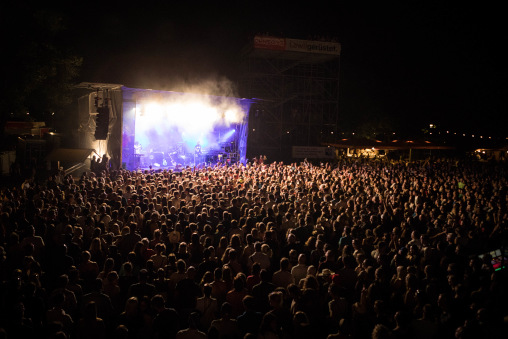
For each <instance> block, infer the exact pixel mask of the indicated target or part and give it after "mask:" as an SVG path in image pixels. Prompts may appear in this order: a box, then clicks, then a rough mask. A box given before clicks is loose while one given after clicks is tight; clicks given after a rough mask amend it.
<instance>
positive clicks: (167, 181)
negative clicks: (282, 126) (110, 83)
mask: <svg viewBox="0 0 508 339" xmlns="http://www.w3.org/2000/svg"><path fill="white" fill-rule="evenodd" d="M506 170H507V168H506V167H504V166H503V165H499V164H491V163H480V162H468V161H451V160H433V161H427V162H422V163H402V162H383V161H373V160H367V159H341V160H339V161H337V162H335V163H333V164H332V163H327V164H320V165H313V164H311V163H309V162H307V161H304V162H302V163H299V164H296V163H295V164H291V165H285V164H282V163H276V162H274V163H270V164H268V163H263V162H257V163H253V164H247V165H240V164H238V165H232V166H216V167H213V168H206V169H200V170H194V169H189V168H188V169H185V170H183V171H181V172H178V173H177V172H172V171H161V172H154V171H143V172H141V171H126V170H117V171H108V170H107V169H100V170H98V171H96V172H97V174H95V173H93V172H86V173H84V174H83V175H82V176H81V177H79V178H73V177H72V176H66V177H64V176H62V174H59V175H56V176H51V177H50V178H49V179H48V180H47V181H45V182H35V181H25V182H24V183H23V185H22V186H21V187H4V188H2V189H1V197H0V198H1V201H0V206H1V215H0V226H1V227H0V245H1V247H0V280H1V284H2V288H1V289H0V291H1V292H0V294H1V299H0V302H1V307H0V310H1V311H0V312H1V316H0V338H9V339H10V338H35V337H37V338H62V339H64V338H94V339H100V338H106V337H108V338H129V339H130V338H132V339H134V338H146V339H149V338H155V339H166V338H231V339H234V338H260V339H268V338H478V337H482V338H495V337H501V334H502V333H504V331H505V330H506V317H507V315H508V312H507V310H508V308H507V307H506V305H507V301H508V298H507V289H506V286H507V284H506V282H507V277H506V270H505V269H503V265H504V264H503V263H502V262H501V264H500V265H499V263H498V264H496V263H495V260H497V259H499V258H495V257H493V256H492V255H491V254H490V253H491V251H492V250H498V249H499V250H500V252H501V258H502V257H503V250H504V246H505V245H506V243H505V241H506V224H507V221H508V210H507V205H508V196H507V178H508V177H507V172H506ZM498 252H499V251H498ZM495 253H497V252H495Z"/></svg>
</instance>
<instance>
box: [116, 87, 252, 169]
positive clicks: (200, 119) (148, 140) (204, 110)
mask: <svg viewBox="0 0 508 339" xmlns="http://www.w3.org/2000/svg"><path fill="white" fill-rule="evenodd" d="M250 104H251V101H250V100H248V99H239V98H233V97H218V96H209V95H204V94H194V93H180V92H167V91H153V90H143V89H135V88H127V87H122V120H121V121H122V123H121V131H122V132H121V136H122V142H121V145H122V146H121V162H122V167H123V168H125V169H128V170H147V169H151V170H159V169H160V170H164V169H166V170H176V171H178V170H179V169H183V168H186V167H189V168H194V167H200V168H202V167H209V166H215V165H217V164H224V165H231V164H235V163H238V162H242V163H245V162H246V148H247V134H248V133H247V128H248V126H247V124H248V114H249V108H250Z"/></svg>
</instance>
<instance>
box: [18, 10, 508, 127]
mask: <svg viewBox="0 0 508 339" xmlns="http://www.w3.org/2000/svg"><path fill="white" fill-rule="evenodd" d="M345 3H346V2H345V1H340V2H337V1H336V2H319V1H317V2H312V6H311V5H306V6H301V5H298V2H293V3H285V4H281V3H279V2H277V3H274V2H273V1H225V2H224V1H222V2H221V1H218V2H212V1H193V2H173V1H165V2H162V1H160V2H159V1H145V2H136V3H130V2H123V3H121V2H115V3H106V2H102V3H95V4H94V2H86V3H83V4H75V3H74V2H73V5H72V6H74V7H58V8H53V10H56V11H58V12H59V13H61V14H62V15H63V17H64V19H65V21H64V22H65V23H66V26H67V32H66V36H67V38H66V44H67V47H68V48H71V49H72V50H73V51H74V52H75V53H77V54H78V55H81V56H83V57H84V65H83V70H82V74H81V77H80V79H79V80H81V81H89V82H107V83H120V84H123V85H126V86H129V87H139V88H153V89H168V90H170V89H178V87H179V86H181V85H182V84H186V85H192V84H196V83H197V84H199V83H200V82H201V81H203V80H210V79H211V80H217V81H221V80H224V79H230V80H232V81H235V80H236V79H238V78H239V77H240V76H241V74H239V71H238V63H239V61H240V51H241V49H242V47H244V46H245V45H246V43H247V41H248V39H249V38H251V37H252V36H253V35H254V34H255V33H258V32H267V33H270V34H273V35H276V36H284V37H288V38H303V39H305V38H308V37H311V36H316V35H319V36H325V37H333V38H335V39H336V40H337V41H338V42H340V43H341V44H342V56H341V60H340V67H341V73H340V112H339V114H340V117H341V118H340V119H341V121H342V122H343V123H344V125H345V126H347V127H350V128H354V127H355V126H356V125H358V124H359V123H361V122H362V121H364V120H366V119H370V118H371V117H377V118H379V117H382V118H383V119H388V120H389V121H390V122H391V123H393V125H394V126H397V128H399V129H404V128H407V127H415V126H418V128H420V127H419V126H421V127H425V126H428V124H429V123H435V124H438V126H442V127H443V128H447V129H452V130H456V131H465V132H478V133H487V134H488V133H491V134H492V135H498V134H499V135H503V134H504V133H507V132H506V131H505V126H506V124H507V123H508V118H507V116H508V114H506V112H507V110H506V100H505V98H506V81H505V79H504V78H505V75H506V62H505V60H501V59H502V58H503V59H506V58H504V56H505V54H504V53H502V51H503V50H504V46H505V45H506V42H507V41H506V40H507V39H506V32H507V31H508V30H507V29H506V20H505V19H504V18H502V17H501V16H502V13H504V11H502V10H501V8H496V7H488V8H486V7H485V6H487V5H486V4H482V5H481V6H482V7H474V6H469V5H466V4H465V3H464V2H463V3H462V4H461V5H460V7H458V6H456V5H451V4H446V2H445V1H425V2H414V1H411V2H407V1H406V2H400V3H397V4H387V3H386V2H375V3H374V2H364V1H355V2H354V4H347V5H346V4H345ZM20 15H21V16H22V15H23V14H20ZM27 19H29V18H27Z"/></svg>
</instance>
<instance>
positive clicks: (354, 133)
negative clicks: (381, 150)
mask: <svg viewBox="0 0 508 339" xmlns="http://www.w3.org/2000/svg"><path fill="white" fill-rule="evenodd" d="M353 135H355V132H353ZM506 139H508V138H506Z"/></svg>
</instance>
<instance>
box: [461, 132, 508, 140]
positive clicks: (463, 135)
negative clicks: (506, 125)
mask: <svg viewBox="0 0 508 339" xmlns="http://www.w3.org/2000/svg"><path fill="white" fill-rule="evenodd" d="M462 136H463V137H465V136H466V134H465V133H464V134H462ZM506 139H508V138H506Z"/></svg>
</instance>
